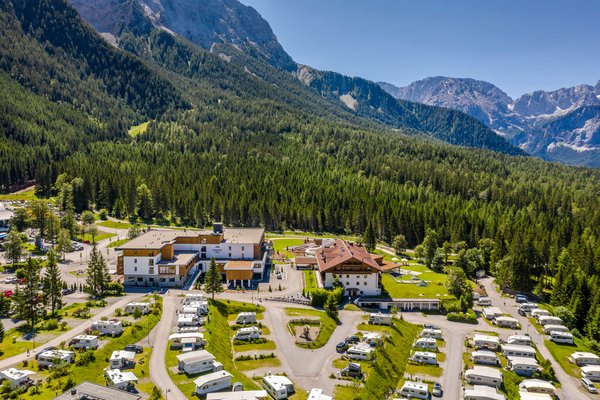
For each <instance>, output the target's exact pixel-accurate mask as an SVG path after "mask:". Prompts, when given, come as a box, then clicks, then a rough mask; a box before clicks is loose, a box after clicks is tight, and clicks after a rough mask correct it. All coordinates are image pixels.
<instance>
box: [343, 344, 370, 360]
mask: <svg viewBox="0 0 600 400" xmlns="http://www.w3.org/2000/svg"><path fill="white" fill-rule="evenodd" d="M374 352H375V349H374V348H373V347H371V346H369V345H367V344H365V343H359V344H357V345H354V346H352V347H350V348H349V349H348V350H346V357H348V358H349V359H351V360H370V359H371V358H373V353H374Z"/></svg>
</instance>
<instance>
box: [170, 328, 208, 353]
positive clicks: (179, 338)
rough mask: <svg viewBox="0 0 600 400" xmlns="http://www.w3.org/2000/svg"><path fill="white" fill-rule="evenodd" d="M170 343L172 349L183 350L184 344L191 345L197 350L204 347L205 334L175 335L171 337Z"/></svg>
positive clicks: (188, 333) (185, 333)
mask: <svg viewBox="0 0 600 400" xmlns="http://www.w3.org/2000/svg"><path fill="white" fill-rule="evenodd" d="M169 341H170V342H171V349H174V350H177V349H181V348H183V345H184V344H187V343H191V344H192V347H193V348H194V350H195V349H197V348H200V347H202V346H204V334H202V333H200V332H184V333H173V334H171V335H170V336H169Z"/></svg>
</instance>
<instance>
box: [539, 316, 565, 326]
mask: <svg viewBox="0 0 600 400" xmlns="http://www.w3.org/2000/svg"><path fill="white" fill-rule="evenodd" d="M537 320H538V322H539V323H540V325H542V326H546V325H564V322H563V320H562V319H560V318H559V317H555V316H553V315H541V316H539V317H538V319H537Z"/></svg>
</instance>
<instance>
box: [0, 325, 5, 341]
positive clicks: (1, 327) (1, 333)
mask: <svg viewBox="0 0 600 400" xmlns="http://www.w3.org/2000/svg"><path fill="white" fill-rule="evenodd" d="M3 340H4V324H3V323H2V321H0V342H2V341H3Z"/></svg>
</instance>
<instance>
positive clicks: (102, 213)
mask: <svg viewBox="0 0 600 400" xmlns="http://www.w3.org/2000/svg"><path fill="white" fill-rule="evenodd" d="M98 216H99V217H100V219H101V220H102V221H106V220H107V219H108V211H106V208H103V209H101V210H100V211H98Z"/></svg>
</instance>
